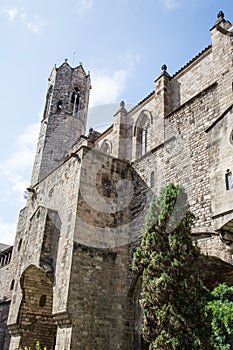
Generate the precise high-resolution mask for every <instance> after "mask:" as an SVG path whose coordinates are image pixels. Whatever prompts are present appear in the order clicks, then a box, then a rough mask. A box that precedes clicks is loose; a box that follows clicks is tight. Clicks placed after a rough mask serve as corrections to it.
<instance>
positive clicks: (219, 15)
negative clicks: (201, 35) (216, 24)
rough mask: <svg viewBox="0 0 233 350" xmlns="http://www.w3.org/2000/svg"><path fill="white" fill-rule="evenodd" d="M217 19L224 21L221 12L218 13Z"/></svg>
mask: <svg viewBox="0 0 233 350" xmlns="http://www.w3.org/2000/svg"><path fill="white" fill-rule="evenodd" d="M217 18H219V19H224V13H223V12H222V11H219V13H218V16H217Z"/></svg>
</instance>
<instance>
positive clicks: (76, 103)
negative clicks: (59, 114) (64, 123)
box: [71, 87, 80, 116]
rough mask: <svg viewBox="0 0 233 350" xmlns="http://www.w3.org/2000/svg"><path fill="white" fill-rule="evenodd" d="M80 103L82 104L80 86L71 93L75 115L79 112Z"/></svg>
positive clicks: (73, 113)
mask: <svg viewBox="0 0 233 350" xmlns="http://www.w3.org/2000/svg"><path fill="white" fill-rule="evenodd" d="M79 104H80V89H79V88H78V87H75V88H74V89H73V92H72V95H71V108H72V115H73V116H77V113H78V110H79Z"/></svg>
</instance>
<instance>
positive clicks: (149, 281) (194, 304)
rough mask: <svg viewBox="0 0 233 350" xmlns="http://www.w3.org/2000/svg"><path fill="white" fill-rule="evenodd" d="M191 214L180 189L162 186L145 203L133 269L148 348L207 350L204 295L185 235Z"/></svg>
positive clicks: (208, 336) (195, 258) (195, 257)
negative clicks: (155, 196)
mask: <svg viewBox="0 0 233 350" xmlns="http://www.w3.org/2000/svg"><path fill="white" fill-rule="evenodd" d="M193 220H194V216H193V214H192V213H191V212H190V210H189V205H188V202H187V195H186V193H185V191H184V189H183V188H182V187H181V186H178V185H174V184H168V185H167V186H166V187H164V188H163V189H162V190H161V192H160V195H159V196H158V199H157V200H156V201H154V202H152V203H151V205H150V208H149V211H148V215H147V217H146V222H145V225H144V230H143V237H142V242H141V246H140V247H139V248H138V249H137V250H136V252H135V253H134V261H133V269H134V271H135V272H137V273H139V274H141V275H142V294H141V296H142V299H141V300H140V303H141V307H142V309H143V315H144V318H143V326H142V334H143V337H144V339H145V340H146V341H147V342H148V343H149V344H150V346H149V348H150V350H155V349H160V350H170V349H179V350H191V349H192V350H195V349H196V350H197V349H198V350H209V349H213V345H212V343H211V327H210V321H209V320H208V319H207V316H206V312H205V305H206V297H207V296H208V293H207V292H206V290H205V288H204V287H203V285H202V283H201V280H200V276H199V271H200V268H199V264H198V257H199V251H198V249H197V248H196V247H195V246H194V245H193V243H192V240H191V235H190V230H191V225H192V224H193Z"/></svg>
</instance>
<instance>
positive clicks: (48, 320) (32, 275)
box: [18, 265, 57, 350]
mask: <svg viewBox="0 0 233 350" xmlns="http://www.w3.org/2000/svg"><path fill="white" fill-rule="evenodd" d="M20 285H21V289H22V301H21V305H20V309H19V315H18V326H19V329H20V333H21V339H20V347H24V346H30V347H31V348H34V346H35V343H36V341H39V342H40V344H41V346H42V347H44V346H47V349H48V350H51V349H53V348H54V339H55V338H56V332H57V326H56V323H55V321H54V319H53V315H52V307H53V283H52V281H51V279H50V278H49V277H48V276H47V275H46V274H45V272H44V271H43V269H41V268H38V267H37V266H35V265H30V266H28V267H27V268H26V270H25V271H24V272H23V274H22V276H21V278H20ZM29 330H30V332H29Z"/></svg>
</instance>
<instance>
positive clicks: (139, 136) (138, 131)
mask: <svg viewBox="0 0 233 350" xmlns="http://www.w3.org/2000/svg"><path fill="white" fill-rule="evenodd" d="M150 129H151V116H150V113H149V112H145V111H143V112H142V113H141V114H140V115H139V117H138V120H137V122H136V125H135V130H134V136H135V137H136V157H140V156H143V155H144V154H146V153H147V152H148V151H149V149H150V138H151V137H150Z"/></svg>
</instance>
